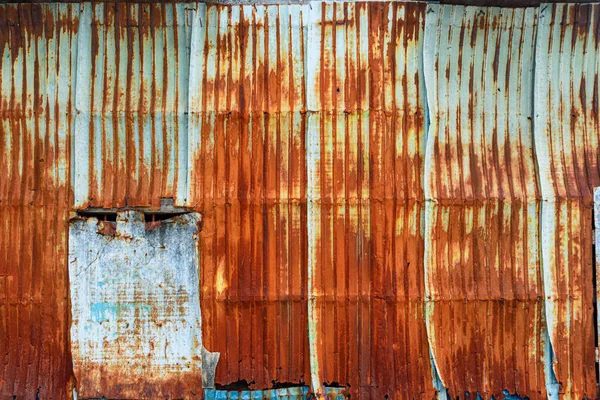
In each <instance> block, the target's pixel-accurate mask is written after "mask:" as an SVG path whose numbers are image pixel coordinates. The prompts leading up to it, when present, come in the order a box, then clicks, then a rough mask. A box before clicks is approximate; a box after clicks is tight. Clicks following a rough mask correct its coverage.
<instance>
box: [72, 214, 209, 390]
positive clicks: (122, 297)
mask: <svg viewBox="0 0 600 400" xmlns="http://www.w3.org/2000/svg"><path fill="white" fill-rule="evenodd" d="M200 218H201V217H200V215H199V214H197V213H192V214H183V215H179V216H177V217H173V218H170V219H166V220H164V221H159V222H154V223H152V222H150V223H146V222H145V220H144V214H143V213H140V212H136V211H125V212H119V213H118V214H117V220H116V222H115V223H112V222H110V221H98V219H97V218H95V217H91V218H76V219H74V220H72V221H71V222H70V224H69V225H70V228H69V281H70V293H71V318H72V323H71V350H72V356H73V366H74V372H75V378H76V379H77V386H76V389H77V393H78V395H79V396H81V397H83V398H90V397H94V398H99V397H109V398H156V397H163V398H164V397H174V398H183V397H185V398H192V397H201V395H202V337H201V319H200V297H199V282H200V281H199V272H200V271H199V259H198V246H197V234H198V230H199V227H200V225H201V219H200Z"/></svg>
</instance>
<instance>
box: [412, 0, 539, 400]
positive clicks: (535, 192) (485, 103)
mask: <svg viewBox="0 0 600 400" xmlns="http://www.w3.org/2000/svg"><path fill="white" fill-rule="evenodd" d="M536 17H537V10H536V9H533V8H527V9H515V10H513V9H499V8H485V9H483V8H476V7H461V6H437V5H430V6H428V9H427V23H426V28H425V43H424V45H423V48H424V65H425V68H424V74H425V82H426V87H427V104H428V107H429V113H430V114H429V116H430V125H429V129H428V134H427V151H426V160H425V169H424V180H425V197H426V211H425V219H424V220H425V235H424V242H425V252H424V257H425V269H426V270H425V294H426V298H427V300H428V304H427V313H426V321H427V334H428V337H429V341H430V345H431V352H432V356H433V364H434V368H435V370H436V373H437V374H438V376H439V379H440V380H441V385H442V386H443V387H445V388H447V390H448V393H449V395H450V396H451V397H455V396H457V395H460V394H461V393H465V392H470V393H476V392H477V393H479V394H480V395H482V396H483V397H484V398H487V397H490V396H494V397H495V398H498V397H501V396H502V395H503V391H507V392H508V393H513V394H514V393H518V394H521V395H526V396H528V397H529V398H545V397H546V383H547V382H546V381H547V379H546V378H547V377H546V371H545V368H544V367H545V361H544V360H547V359H548V357H549V356H548V354H547V347H546V346H544V341H545V340H546V337H547V330H546V324H545V320H544V318H543V317H544V313H543V311H544V309H543V303H542V302H541V299H542V298H543V295H544V292H543V287H542V273H541V260H540V256H541V254H540V234H539V227H540V221H541V218H540V205H539V202H538V201H537V198H538V197H539V189H538V180H537V175H536V166H535V162H536V158H535V152H534V146H533V126H532V120H533V115H532V110H533V98H532V96H531V93H532V87H533V69H534V43H535V40H534V39H535V34H536V24H537V22H536ZM517 332H518V333H517Z"/></svg>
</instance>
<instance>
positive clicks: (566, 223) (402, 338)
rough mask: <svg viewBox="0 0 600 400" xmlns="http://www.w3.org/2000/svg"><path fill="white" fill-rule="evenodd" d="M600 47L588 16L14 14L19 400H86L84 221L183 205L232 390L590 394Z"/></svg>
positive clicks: (457, 11)
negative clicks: (72, 345)
mask: <svg viewBox="0 0 600 400" xmlns="http://www.w3.org/2000/svg"><path fill="white" fill-rule="evenodd" d="M85 7H90V8H89V11H90V17H91V22H90V23H89V26H87V25H86V24H87V22H86V20H85V18H84V17H85V15H86V14H85V13H84V12H83V11H86V12H87V10H88V9H87V8H85ZM540 16H542V17H543V18H540ZM80 18H83V19H82V21H83V22H85V23H84V24H80ZM195 18H198V20H195ZM194 21H196V22H194ZM195 23H197V25H194V24H195ZM80 25H82V26H83V27H84V28H86V29H88V31H89V32H88V33H86V35H85V36H83V37H82V36H79V35H78V32H79V29H80ZM86 32H87V31H86ZM599 32H600V7H598V6H597V5H592V4H579V5H575V4H573V5H571V4H569V5H562V4H561V5H559V4H557V5H543V6H542V7H540V8H537V9H532V8H516V9H505V8H503V9H500V8H494V7H488V8H478V7H461V6H439V5H429V6H427V5H425V4H424V3H395V2H374V3H371V2H358V3H351V2H344V3H311V5H310V6H308V5H286V6H283V5H268V6H266V5H248V6H226V5H214V4H211V5H202V4H198V5H196V4H192V3H186V4H183V3H182V4H176V3H170V2H167V3H144V4H137V3H127V4H125V3H111V2H108V3H94V4H90V5H79V4H78V5H68V4H31V5H29V4H20V5H14V4H11V5H2V6H0V55H2V57H0V59H1V60H3V61H2V64H1V68H0V89H1V90H0V176H2V179H0V217H2V218H0V221H2V222H1V223H0V231H1V232H4V234H3V235H2V236H0V354H4V355H5V356H3V357H4V363H0V365H2V368H1V369H0V396H13V395H16V396H19V397H21V396H30V395H31V394H32V393H35V391H36V390H37V388H38V387H39V388H40V392H39V396H40V398H65V397H68V393H67V389H68V388H70V385H71V381H70V380H71V379H72V372H71V371H70V368H71V367H70V365H71V361H70V359H69V357H70V352H69V351H68V347H69V336H68V334H69V332H68V327H69V315H68V311H67V310H68V301H67V300H66V299H67V297H66V296H67V290H68V282H67V277H66V261H65V260H66V246H67V245H66V235H67V227H66V225H65V223H64V221H66V219H67V214H68V212H69V211H72V209H73V206H74V207H75V208H79V207H87V206H94V207H106V208H115V207H117V208H118V207H123V206H126V205H127V206H144V207H150V208H152V209H156V208H158V207H159V205H160V204H159V201H160V198H162V197H170V198H174V199H175V200H176V203H177V204H178V205H183V204H185V205H186V206H189V207H190V208H191V209H194V210H195V211H198V212H201V213H202V214H203V216H204V227H203V230H202V232H201V233H200V236H199V248H200V254H201V260H200V262H201V271H202V276H201V278H200V285H201V286H200V292H201V307H202V312H203V338H204V344H205V345H206V347H207V348H208V349H210V350H211V351H218V352H220V353H221V358H220V361H219V364H218V366H217V371H216V382H217V384H219V385H228V384H232V383H235V382H243V381H245V382H247V383H248V386H249V388H251V389H264V388H271V387H273V386H275V385H276V384H277V383H281V382H287V383H288V384H293V385H310V386H311V387H312V389H315V388H320V387H324V392H325V393H328V392H327V389H328V388H329V389H331V387H334V386H335V387H337V386H340V387H343V389H341V390H343V391H344V392H345V393H347V394H350V395H351V396H352V398H384V397H385V395H388V396H389V398H421V397H427V398H432V397H434V396H435V395H436V391H439V390H447V392H448V393H449V394H450V395H451V396H452V397H453V398H454V397H456V396H463V395H464V393H466V392H470V393H471V394H473V393H475V392H479V393H480V395H481V396H483V397H490V396H494V397H495V398H500V397H502V396H503V395H504V394H503V390H507V391H509V392H510V393H518V394H519V395H522V396H528V397H529V398H532V399H533V398H544V397H546V396H547V394H548V393H549V392H548V390H549V389H548V387H547V386H546V383H547V379H548V377H547V376H546V375H545V371H544V365H550V366H551V368H552V371H553V372H554V373H555V374H556V377H557V380H558V381H559V382H561V383H562V385H560V387H559V389H558V390H559V392H560V393H561V395H564V396H566V397H569V396H571V397H577V398H583V397H589V398H593V397H595V395H596V386H595V372H594V362H595V360H594V354H593V349H594V343H593V341H594V321H593V320H592V314H591V311H590V310H591V309H592V308H593V296H592V290H593V289H592V286H591V285H592V284H591V282H592V275H591V271H592V259H591V254H592V243H591V236H590V235H591V228H592V222H591V208H590V207H591V205H592V190H593V188H594V187H596V186H599V185H600V169H599V165H600V158H599V156H598V154H599V151H598V146H599V143H600V138H599V137H598V134H597V132H598V131H599V129H598V120H599V119H598V71H597V67H596V64H597V63H596V58H597V52H598V37H600V35H599V34H598V33H599ZM194 35H198V36H194ZM192 38H194V39H192ZM199 38H203V39H202V40H200V39H199ZM534 39H535V40H534ZM195 40H197V42H194V41H195ZM536 42H537V48H535V47H534V43H536ZM81 44H87V45H89V49H88V50H89V53H80V54H79V56H78V57H79V59H75V58H74V56H73V55H72V54H73V53H72V52H71V49H75V48H77V47H78V46H80V45H81ZM195 45H197V46H198V49H195V50H196V51H197V52H198V54H192V50H190V49H194V46H195ZM315 49H316V50H315ZM567 55H568V56H567ZM194 57H195V59H194V60H195V61H194V62H192V61H191V60H192V59H193V58H194ZM457 58H458V62H457V61H456V60H457ZM190 65H192V66H193V68H190ZM76 69H77V70H78V71H79V72H86V73H88V74H89V76H90V79H89V82H85V83H82V84H81V85H78V86H80V87H79V88H76V87H75V86H76V84H75V82H76V77H75V71H76ZM534 69H535V73H534ZM534 80H537V81H534ZM425 81H426V82H427V85H425ZM191 82H194V85H196V86H192V83H191ZM77 89H79V90H81V92H80V93H81V94H82V96H85V98H86V102H89V104H87V103H86V102H84V103H86V104H85V107H84V108H82V109H77V110H75V99H76V96H75V91H76V90H77ZM534 89H535V90H534ZM534 92H535V93H536V94H535V96H532V93H534ZM77 99H79V97H77ZM532 110H535V112H532ZM86 118H87V119H86ZM78 119H79V124H78V122H77V121H78ZM534 120H535V121H534ZM81 121H83V122H81ZM427 121H429V124H430V125H429V131H428V132H426V129H427ZM534 122H535V123H534ZM75 126H77V127H78V128H75ZM75 131H76V132H75ZM76 139H81V141H77V140H76ZM81 142H85V143H87V144H88V145H89V149H82V148H79V147H78V148H75V153H76V154H71V150H70V149H71V143H81ZM84 151H88V153H85V154H87V155H86V156H85V162H84V163H83V167H82V169H79V168H80V167H81V165H80V164H78V162H79V161H81V160H80V159H77V156H78V154H80V153H82V152H84ZM82 158H83V157H82ZM73 160H77V162H75V163H72V162H73ZM82 171H84V172H82ZM72 172H73V173H72ZM83 175H86V176H85V177H82V176H83ZM71 176H73V177H75V181H71ZM80 192H81V193H80ZM542 204H549V206H548V207H546V208H545V205H542ZM159 224H160V223H159V222H149V223H148V224H147V228H148V229H155V228H156V227H157V226H159ZM101 230H102V232H103V233H104V234H107V235H111V234H114V225H113V224H111V223H109V222H108V221H107V222H106V223H104V224H103V226H102V228H101ZM588 233H589V235H588ZM543 246H546V247H543ZM313 249H314V252H312V251H313ZM307 255H308V257H307ZM311 266H312V267H314V268H312V267H311ZM309 288H310V290H309ZM48 299H49V300H48ZM309 299H314V304H315V307H314V309H311V310H309V306H308V303H309ZM48 301H49V303H48ZM48 304H49V305H48ZM172 311H173V313H176V312H177V311H176V310H175V308H174V309H173V310H172ZM313 323H314V325H315V332H316V333H315V336H314V340H312V339H311V338H309V335H308V333H307V325H309V324H313ZM3 338H6V340H3ZM311 340H312V341H311ZM546 340H549V341H550V342H551V346H552V351H553V352H554V354H555V355H556V360H555V362H554V363H553V362H552V360H551V358H550V357H549V355H548V354H547V352H546V351H547V350H546V349H545V347H544V346H543V343H544V341H546ZM312 353H314V355H315V356H316V357H315V360H316V361H317V364H318V368H319V373H318V374H317V376H316V380H317V381H314V380H315V377H314V376H311V369H313V368H315V366H314V365H311V362H313V360H312V358H311V354H312ZM430 353H431V355H433V357H434V361H435V365H434V367H433V368H432V366H431V362H430ZM23 360H27V362H23ZM30 361H31V362H30ZM102 372H103V373H105V374H106V379H105V381H106V385H107V386H110V385H112V382H118V381H119V380H120V376H122V373H123V372H122V371H117V370H106V371H102ZM435 374H438V375H439V379H440V380H441V385H442V387H440V386H439V385H438V384H436V383H435V382H434V376H435ZM31 377H34V378H31ZM197 378H198V377H188V376H186V377H182V378H181V379H180V380H177V379H179V378H177V379H176V380H175V381H173V382H186V384H187V383H190V384H191V382H194V385H196V383H197ZM194 379H196V380H194ZM83 384H84V385H85V382H84V383H83ZM436 385H438V386H436ZM196 386H197V387H194V388H191V387H188V388H187V389H185V391H187V390H188V389H190V390H192V389H193V390H197V389H198V388H199V385H196ZM149 390H150V386H148V387H140V392H141V393H144V394H145V395H146V396H149V397H152V396H155V395H162V394H175V395H179V394H180V393H182V392H181V387H180V385H179V383H170V381H168V382H166V383H165V390H164V393H153V392H150V391H149ZM440 395H441V394H440ZM328 396H333V395H332V394H331V393H329V395H328Z"/></svg>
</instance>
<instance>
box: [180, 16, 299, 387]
mask: <svg viewBox="0 0 600 400" xmlns="http://www.w3.org/2000/svg"><path fill="white" fill-rule="evenodd" d="M308 10H309V7H308V6H295V5H290V6H287V5H280V6H262V5H254V6H232V7H229V6H216V5H199V6H198V13H197V14H196V16H195V18H194V19H193V23H192V48H191V56H190V78H189V81H190V89H189V93H190V94H189V109H190V114H189V138H190V139H189V143H190V153H189V154H190V155H189V159H190V166H191V170H190V173H191V179H190V199H191V200H190V201H189V202H188V204H189V205H191V206H194V207H196V208H197V209H198V210H200V212H202V214H203V216H204V228H203V231H202V233H201V235H200V254H201V266H202V276H201V279H202V288H201V298H202V310H203V318H204V325H203V328H204V329H203V338H204V341H205V345H206V347H207V348H209V349H210V350H213V351H219V352H220V353H221V359H220V361H219V364H218V366H217V376H216V381H217V383H218V384H220V385H228V384H233V383H239V384H244V385H247V386H248V387H249V389H267V388H271V387H273V385H274V384H275V383H277V382H280V383H286V384H304V383H305V382H307V381H308V376H309V374H308V371H309V367H308V339H307V334H306V326H307V324H308V318H307V305H306V280H307V278H306V270H307V268H306V258H305V256H304V254H306V245H307V244H306V217H305V202H306V194H305V192H306V188H305V180H306V172H305V170H306V166H305V152H304V148H305V130H306V127H305V126H306V116H305V115H304V113H303V112H304V109H305V105H304V104H305V101H304V98H305V85H304V74H305V64H304V58H305V56H304V54H305V48H304V46H305V42H306V40H305V28H304V25H305V22H304V21H305V19H306V18H307V12H308Z"/></svg>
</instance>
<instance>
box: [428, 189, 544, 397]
mask: <svg viewBox="0 0 600 400" xmlns="http://www.w3.org/2000/svg"><path fill="white" fill-rule="evenodd" d="M539 208H540V206H539V204H538V203H521V202H516V201H515V202H501V203H498V202H486V203H478V204H475V205H469V204H467V205H464V204H456V205H447V206H443V205H434V204H430V203H428V204H427V206H426V213H425V221H426V222H425V224H426V228H425V235H424V238H425V239H424V240H425V265H426V266H427V268H426V269H427V270H426V295H427V299H428V305H427V313H426V321H427V328H428V329H427V334H428V338H429V341H430V345H431V352H432V355H433V357H434V363H435V367H436V370H437V373H438V374H439V377H440V379H441V381H442V384H443V386H444V387H446V388H448V389H449V390H448V392H449V394H450V395H451V396H457V395H459V394H460V393H464V392H470V393H475V392H479V393H480V394H481V395H482V396H483V397H484V398H489V397H490V396H492V395H493V396H494V397H495V398H499V397H501V396H502V392H503V390H507V391H508V392H509V393H513V394H514V393H518V394H521V395H525V396H528V397H529V398H545V397H546V374H545V370H544V366H545V364H544V360H546V359H547V357H548V355H547V348H546V347H545V346H544V341H545V340H546V336H547V330H546V325H545V319H544V309H543V306H544V303H543V302H542V299H543V287H542V275H541V262H540V234H539V223H540V209H539Z"/></svg>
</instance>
